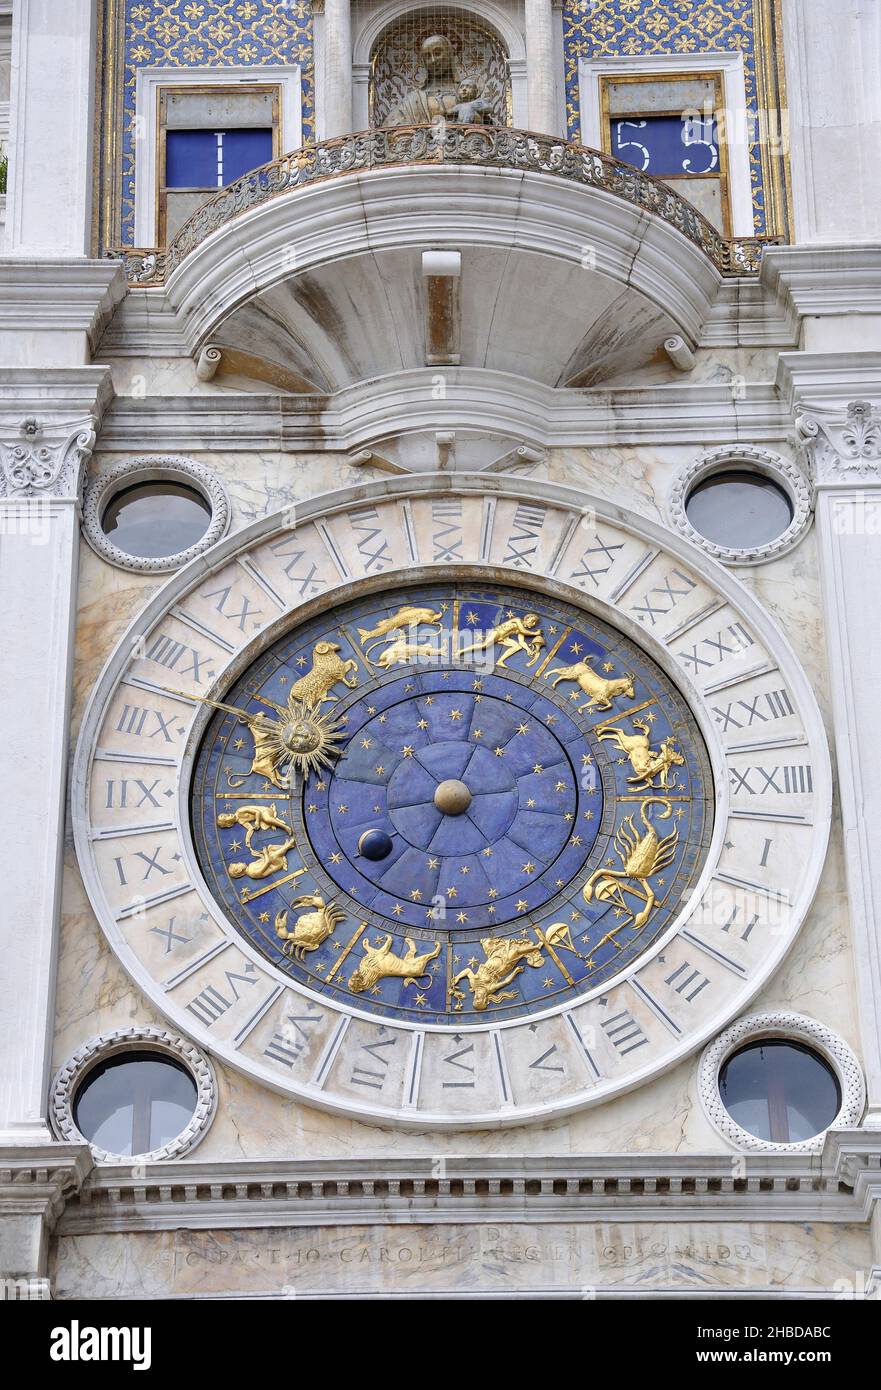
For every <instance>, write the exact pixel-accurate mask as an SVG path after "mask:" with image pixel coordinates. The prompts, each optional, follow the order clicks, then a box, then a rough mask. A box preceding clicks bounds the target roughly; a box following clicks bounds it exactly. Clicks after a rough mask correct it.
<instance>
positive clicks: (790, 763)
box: [72, 474, 831, 1130]
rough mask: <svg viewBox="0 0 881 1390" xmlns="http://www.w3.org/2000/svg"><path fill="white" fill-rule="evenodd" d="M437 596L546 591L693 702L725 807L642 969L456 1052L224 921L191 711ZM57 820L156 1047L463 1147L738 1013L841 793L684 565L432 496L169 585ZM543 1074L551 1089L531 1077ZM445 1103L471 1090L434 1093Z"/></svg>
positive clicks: (713, 576)
mask: <svg viewBox="0 0 881 1390" xmlns="http://www.w3.org/2000/svg"><path fill="white" fill-rule="evenodd" d="M527 533H528V534H527ZM524 536H526V537H527V540H528V543H526V542H525V541H524ZM512 540H513V541H515V542H516V544H512ZM451 554H452V555H455V556H457V557H460V556H461V557H462V559H461V561H460V560H458V559H457V561H456V563H451V562H450V556H451ZM442 579H459V580H465V581H470V580H473V581H474V582H479V581H490V582H493V583H498V584H505V585H516V586H521V587H523V588H524V589H525V590H527V591H528V590H529V589H533V590H538V591H541V592H545V593H550V594H552V595H555V596H557V597H559V598H562V599H563V600H565V601H568V602H571V603H574V604H576V605H578V606H580V607H581V608H582V609H584V610H585V611H586V612H587V613H589V614H593V615H595V616H597V617H598V618H600V619H603V620H604V621H606V622H607V623H611V624H612V625H613V626H615V627H617V628H618V629H619V630H620V631H621V632H623V633H624V635H625V636H627V637H629V638H630V639H631V640H633V641H635V642H637V643H639V644H640V645H641V646H642V647H643V648H644V649H645V651H646V652H647V654H648V655H649V656H650V657H651V658H652V659H653V660H654V661H655V662H656V663H658V665H660V667H661V668H662V669H663V670H664V671H665V672H666V673H667V674H668V675H669V676H670V678H671V679H672V680H673V681H674V682H675V683H676V685H677V686H678V688H679V690H680V691H681V692H682V694H683V696H684V697H685V698H686V699H687V700H688V702H689V705H690V707H691V709H692V711H693V713H694V717H695V719H696V721H697V723H698V726H699V728H700V730H701V733H702V736H703V739H704V742H705V744H706V747H707V750H708V753H709V757H710V761H711V765H712V769H713V778H714V786H715V796H716V819H715V827H714V833H713V839H712V842H711V844H710V846H709V850H708V852H707V857H706V861H705V864H704V868H703V871H702V873H701V877H700V879H699V881H698V883H697V884H696V886H695V889H694V891H693V892H692V893H691V895H690V896H689V897H688V899H687V901H684V902H683V903H682V905H681V907H680V910H679V912H678V913H677V914H676V916H675V918H674V920H673V922H672V924H671V926H670V929H669V930H668V931H667V932H665V933H664V934H663V935H662V936H661V937H660V938H659V940H658V941H657V942H656V943H653V944H652V946H651V948H649V949H647V950H646V951H645V952H644V953H643V955H641V956H640V957H638V959H637V961H636V962H635V964H633V965H632V966H630V967H628V968H627V969H626V970H622V971H621V972H620V973H619V975H618V976H616V977H615V978H614V979H612V980H611V981H609V982H608V983H606V984H604V985H603V986H602V987H601V988H598V989H596V990H594V991H593V992H586V993H585V994H584V995H582V996H580V997H579V998H578V999H577V1000H576V1001H575V1003H574V1004H572V1005H566V1006H560V1005H558V1006H556V1007H549V1008H548V1010H547V1011H546V1012H544V1013H540V1014H534V1015H532V1016H531V1017H529V1018H525V1019H522V1020H520V1019H514V1020H509V1021H498V1022H494V1021H493V1018H492V1014H491V1013H490V1014H489V1015H487V1016H486V1018H485V1021H484V1020H483V1019H482V1020H481V1022H480V1024H479V1025H478V1026H474V1025H468V1026H465V1027H464V1028H461V1029H460V1030H457V1028H456V1027H453V1026H447V1025H446V1024H445V1023H426V1024H425V1025H421V1024H416V1023H412V1022H407V1023H405V1022H398V1021H393V1020H382V1019H379V1020H378V1019H376V1018H375V1017H373V1016H371V1015H370V1014H368V1013H366V1012H364V1011H363V1010H360V1009H359V1008H358V1001H357V996H355V995H353V996H352V1000H351V1002H350V1001H349V1000H348V997H346V998H345V1001H344V1002H343V1003H338V1002H336V1001H335V1000H334V999H328V998H326V997H324V996H321V997H319V996H316V995H315V994H314V993H312V992H310V990H309V989H308V988H307V987H306V986H305V985H301V984H299V983H298V982H295V981H292V980H291V979H290V978H288V977H287V976H284V975H282V974H281V973H280V972H277V971H276V970H275V968H274V966H272V965H271V964H270V963H269V962H268V961H267V960H266V959H265V958H264V957H263V956H261V955H260V954H259V953H258V952H257V951H256V950H255V949H253V948H252V947H251V946H250V944H249V943H248V942H247V941H246V940H245V939H244V938H243V937H242V936H241V935H240V934H239V933H238V932H237V931H236V930H235V928H234V927H233V926H232V924H231V923H230V922H229V921H228V920H227V919H226V917H225V915H224V914H223V913H222V912H221V910H220V908H219V907H218V906H217V905H216V904H215V902H214V901H213V899H212V897H211V895H210V893H209V891H208V889H207V886H206V885H205V883H204V880H203V879H202V876H201V873H200V871H199V868H198V864H197V860H196V855H195V851H194V848H193V844H192V839H191V834H190V822H189V784H190V779H191V775H192V769H193V763H194V759H195V756H196V752H197V750H198V747H199V744H200V741H201V738H202V734H203V732H204V730H205V728H206V725H207V722H208V720H209V719H210V718H211V711H210V710H209V709H207V708H206V707H205V706H204V705H202V704H199V703H198V702H197V701H196V700H195V699H193V698H192V696H191V695H190V694H189V693H188V692H192V695H199V696H209V697H212V698H220V699H222V698H223V697H224V694H225V692H226V691H227V690H228V689H229V687H230V686H231V684H232V683H233V682H234V681H235V680H236V679H237V678H238V677H239V676H240V675H241V674H242V673H243V672H244V671H245V670H246V669H248V667H249V666H250V664H251V663H252V662H253V661H254V659H255V658H256V656H257V655H259V653H260V652H262V651H264V650H265V649H266V648H267V647H268V646H269V645H271V643H272V642H274V641H275V640H277V638H278V637H279V636H280V635H281V634H282V633H285V632H287V631H289V630H290V628H291V627H292V626H295V625H298V624H299V623H300V622H306V621H308V620H310V619H311V618H312V617H313V616H314V615H315V614H316V613H319V612H325V611H327V610H328V609H329V608H331V607H333V606H334V605H335V604H336V603H337V602H340V603H342V602H346V601H348V600H350V599H352V598H355V597H358V596H359V595H360V594H362V593H368V592H374V593H375V592H383V593H389V592H392V591H394V590H395V589H396V588H400V586H401V585H403V584H406V585H408V586H414V585H418V584H419V583H420V582H423V581H424V582H426V583H431V582H435V581H436V580H442ZM245 605H247V612H248V613H249V616H250V617H251V619H252V621H251V623H250V625H249V627H248V629H247V630H246V631H243V630H242V626H243V625H242V624H241V623H240V622H239V621H238V619H239V618H240V616H241V613H242V611H243V610H244V608H245ZM402 669H404V668H402ZM170 689H174V690H175V691H177V692H183V693H178V694H170V693H168V692H169V690H170ZM769 728H772V729H773V734H774V737H773V739H772V740H771V742H769V733H768V730H769ZM122 777H129V778H135V779H137V778H142V779H143V780H144V781H147V778H148V777H149V779H150V780H149V783H148V785H152V786H153V792H154V797H155V800H156V801H158V802H159V805H160V806H161V807H162V811H161V812H158V811H157V810H156V806H155V804H153V805H150V804H149V803H148V804H147V805H145V806H143V807H142V808H140V809H137V810H134V809H133V808H132V804H131V799H129V802H128V805H127V806H124V805H122V804H121V800H120V798H119V797H118V796H116V797H112V798H111V797H108V794H107V785H108V782H109V781H111V782H112V781H113V780H114V779H120V778H122ZM72 801H73V820H74V833H75V838H76V845H77V853H78V857H79V863H80V867H81V871H82V874H83V879H84V882H85V886H86V889H87V892H88V894H89V897H90V899H91V902H92V904H93V907H94V909H95V912H96V915H97V917H98V920H99V921H100V923H101V925H102V928H103V930H104V932H105V934H106V935H107V938H108V940H109V942H110V944H111V946H112V948H113V950H114V951H115V952H116V954H117V955H118V957H119V959H120V961H121V962H122V964H123V966H124V968H125V969H126V970H127V971H128V973H129V975H130V976H131V977H132V978H133V979H134V980H135V981H136V982H137V983H138V985H139V987H140V988H142V989H143V990H144V991H145V993H146V994H147V995H148V997H149V998H150V999H151V1000H152V1002H153V1004H154V1005H155V1007H156V1008H157V1009H158V1010H159V1011H160V1013H162V1014H163V1015H164V1016H165V1017H167V1018H168V1019H169V1020H170V1021H171V1026H173V1027H174V1028H176V1029H180V1030H181V1031H183V1032H185V1033H186V1034H188V1035H189V1036H192V1037H193V1038H194V1039H196V1040H197V1041H198V1042H199V1044H200V1045H202V1046H204V1047H206V1048H208V1049H210V1050H211V1052H212V1053H214V1054H215V1055H217V1056H218V1057H220V1058H222V1059H223V1060H224V1061H225V1062H227V1063H228V1064H230V1065H231V1066H233V1067H235V1068H238V1069H240V1070H242V1071H244V1072H245V1073H247V1074H248V1075H249V1076H251V1077H252V1078H253V1079H256V1080H258V1081H260V1082H262V1083H263V1084H266V1085H268V1086H271V1087H274V1088H275V1089H277V1090H279V1091H281V1092H282V1093H284V1094H285V1095H287V1096H292V1097H295V1098H296V1099H298V1100H299V1101H300V1102H301V1103H305V1104H308V1105H313V1106H316V1107H318V1108H323V1109H327V1110H330V1111H332V1112H334V1113H340V1114H346V1115H349V1116H357V1117H359V1118H361V1119H362V1120H367V1121H372V1122H374V1123H380V1124H394V1125H398V1126H401V1127H409V1128H413V1129H421V1130H425V1129H430V1128H447V1129H461V1128H472V1127H473V1128H487V1127H493V1126H508V1125H511V1124H519V1123H525V1122H527V1121H531V1120H535V1119H539V1120H540V1119H549V1118H552V1117H555V1116H559V1115H561V1114H565V1113H567V1112H570V1111H574V1110H577V1109H581V1108H583V1107H585V1106H589V1105H595V1104H599V1103H601V1102H602V1101H604V1100H606V1099H608V1098H609V1097H610V1096H612V1095H618V1094H620V1093H622V1092H623V1091H626V1090H628V1089H632V1088H633V1087H635V1086H638V1085H640V1084H642V1083H643V1082H645V1081H646V1080H647V1079H648V1078H649V1077H652V1076H654V1075H657V1074H658V1073H659V1072H661V1071H663V1070H665V1069H667V1068H669V1067H671V1066H673V1065H675V1064H676V1063H677V1062H678V1061H680V1060H682V1059H683V1058H684V1057H686V1056H688V1055H690V1054H691V1053H693V1052H694V1051H695V1050H696V1049H697V1048H698V1047H700V1046H702V1045H703V1044H704V1043H706V1041H707V1040H708V1039H709V1038H711V1037H714V1036H716V1035H717V1034H718V1033H719V1031H720V1030H721V1029H722V1028H724V1027H725V1026H727V1025H728V1024H729V1023H730V1021H731V1020H732V1019H733V1018H736V1017H737V1016H738V1015H739V1014H741V1013H743V1011H744V1009H745V1008H747V1007H748V1005H749V1003H750V1001H751V1000H752V999H753V998H754V997H755V995H756V993H757V992H758V991H759V990H760V989H761V987H762V986H763V984H764V983H765V982H766V980H767V979H768V978H769V976H770V975H771V974H772V973H773V971H774V970H775V969H776V968H777V967H778V965H779V964H780V961H781V960H782V959H783V957H784V955H785V954H786V952H787V950H788V949H789V947H790V946H791V945H792V942H793V941H794V939H795V937H796V935H797V932H798V929H799V926H800V925H801V922H802V921H803V919H804V917H805V914H806V913H807V911H808V909H809V907H810V904H811V902H812V899H813V896H814V893H815V890H816V886H817V883H818V881H819V876H820V872H821V869H822V866H823V863H824V860H825V853H826V844H827V839H828V832H829V819H830V805H831V772H830V765H829V755H828V749H827V746H826V741H825V735H824V732H823V726H822V721H821V718H820V714H819V710H818V708H817V705H816V701H815V699H814V695H813V691H812V688H811V684H810V681H809V680H808V678H807V676H806V675H805V673H804V672H803V670H802V669H801V667H800V665H799V664H798V662H797V660H796V658H795V656H794V654H793V652H792V651H791V648H790V647H789V644H788V642H787V640H786V638H785V637H784V636H783V635H782V634H781V633H780V631H779V630H778V628H777V627H776V625H775V624H774V623H773V622H772V621H771V619H770V618H769V617H768V615H767V613H766V612H765V610H764V609H763V608H762V607H761V606H760V605H759V604H758V603H757V602H756V601H755V600H754V599H753V598H752V596H751V595H750V594H749V593H748V592H747V591H746V590H745V589H744V587H743V586H742V585H741V584H740V583H739V581H738V580H737V579H735V578H734V576H733V575H731V574H729V573H728V572H727V571H726V570H725V569H723V568H722V567H721V566H719V565H718V564H716V563H715V562H714V561H712V560H710V559H709V558H708V557H707V556H706V555H704V554H702V553H701V551H700V550H698V549H697V548H696V547H694V546H689V545H687V544H686V543H685V542H684V541H682V540H681V539H679V538H678V537H677V536H676V535H675V534H671V532H670V530H669V529H668V528H666V527H661V526H658V525H657V524H655V523H654V522H650V521H647V520H644V519H643V518H641V517H637V516H635V515H633V514H632V513H630V512H627V511H625V510H623V509H621V508H619V507H617V506H615V505H613V504H611V503H609V502H608V501H605V500H601V499H592V498H590V497H585V495H584V494H583V493H582V492H580V491H576V490H574V489H571V488H567V487H563V486H560V485H557V484H549V483H538V482H536V481H534V480H523V479H515V478H511V477H506V476H502V475H498V476H492V477H491V476H488V475H486V474H482V475H477V474H456V475H449V474H431V475H420V476H419V477H404V478H393V479H388V480H383V481H381V482H376V483H371V484H369V485H367V486H361V487H354V488H346V489H342V490H340V491H337V492H332V493H329V494H326V495H324V496H320V497H315V498H311V499H309V500H308V501H305V502H302V503H299V504H298V506H297V512H296V522H295V525H291V516H290V514H289V513H288V514H282V513H280V514H278V515H276V516H272V517H265V518H261V519H260V520H259V521H257V522H255V523H253V524H251V525H250V526H248V527H246V528H244V529H243V530H242V531H240V532H238V533H237V534H235V535H231V536H227V537H226V538H225V539H224V540H222V541H221V542H220V543H219V544H217V545H216V546H215V547H214V548H213V550H212V551H211V553H210V554H209V555H208V556H202V557H200V559H199V560H198V562H197V563H195V564H191V565H190V566H188V567H187V568H186V569H184V570H181V571H179V572H178V573H177V574H175V575H174V576H172V577H171V578H170V579H169V580H168V582H167V583H166V584H165V585H164V586H163V587H162V589H161V590H160V591H159V592H158V593H157V594H155V595H154V596H153V597H152V598H151V599H150V600H149V602H148V603H147V604H146V606H145V607H144V609H143V610H142V612H141V613H140V614H139V615H138V617H137V618H136V619H135V621H134V622H133V624H132V625H131V627H130V629H129V631H128V633H127V634H126V635H125V636H124V637H123V639H122V641H121V642H120V643H119V645H118V647H117V649H116V651H115V652H114V654H113V655H112V656H111V658H110V660H109V661H108V663H107V666H106V667H105V670H104V672H103V674H102V676H101V679H100V681H99V682H98V684H97V686H96V687H95V689H94V691H93V694H92V697H91V700H90V703H89V706H88V709H87V710H86V713H85V717H84V720H83V727H82V731H81V735H80V741H79V745H78V749H77V754H76V761H75V768H74V783H73V789H72ZM108 801H110V802H112V804H111V805H110V806H108ZM166 807H167V808H168V809H167V810H166V809H165V808H166ZM151 865H153V866H155V870H154V868H151V867H150V866H151ZM172 919H173V920H172ZM170 927H171V928H173V936H169V935H168V932H169V928H170ZM166 945H168V946H169V950H168V951H166V949H165V947H166ZM172 947H173V949H171V948H172ZM218 996H219V997H220V998H219V997H218ZM221 1001H222V1002H221ZM377 1046H380V1047H381V1048H382V1053H381V1055H382V1056H383V1058H386V1059H387V1065H384V1066H383V1067H382V1069H381V1077H380V1078H379V1082H380V1084H376V1085H374V1086H371V1087H370V1088H366V1087H365V1086H364V1084H363V1080H362V1079H361V1078H362V1077H363V1073H364V1067H365V1065H366V1064H370V1067H371V1069H374V1070H375V1066H374V1064H375V1061H376V1056H375V1054H374V1053H373V1052H368V1051H366V1050H365V1049H368V1048H370V1047H373V1048H374V1049H375V1048H376V1047H377ZM460 1049H464V1053H460ZM548 1055H550V1057H551V1065H550V1066H548V1065H547V1064H546V1063H542V1062H541V1060H540V1059H541V1058H543V1057H545V1058H546V1057H547V1056H548ZM463 1066H464V1068H465V1070H464V1071H463V1070H462V1069H461V1068H462V1067H463ZM456 1081H458V1082H460V1083H461V1082H463V1081H465V1082H467V1083H468V1084H467V1085H452V1084H447V1083H449V1082H456Z"/></svg>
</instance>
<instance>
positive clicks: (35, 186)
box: [6, 0, 97, 256]
mask: <svg viewBox="0 0 881 1390" xmlns="http://www.w3.org/2000/svg"><path fill="white" fill-rule="evenodd" d="M96 15H97V0H16V4H15V7H14V10H13V16H12V83H11V93H10V151H9V186H8V206H7V230H6V247H7V251H8V252H9V253H11V254H12V255H25V256H84V255H87V254H88V251H89V247H90V242H91V224H92V139H93V129H94V91H95V54H96V49H95V42H96V24H97V19H96Z"/></svg>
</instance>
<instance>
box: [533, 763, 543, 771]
mask: <svg viewBox="0 0 881 1390" xmlns="http://www.w3.org/2000/svg"><path fill="white" fill-rule="evenodd" d="M532 770H533V772H535V773H539V772H544V768H543V767H542V765H541V763H535V764H534V766H533V769H532Z"/></svg>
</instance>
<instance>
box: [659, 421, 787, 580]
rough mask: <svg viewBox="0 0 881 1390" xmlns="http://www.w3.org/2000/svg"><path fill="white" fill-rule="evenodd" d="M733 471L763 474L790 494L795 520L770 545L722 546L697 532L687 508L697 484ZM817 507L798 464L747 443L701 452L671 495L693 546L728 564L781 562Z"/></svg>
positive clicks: (676, 519) (676, 518) (675, 516)
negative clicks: (745, 547)
mask: <svg viewBox="0 0 881 1390" xmlns="http://www.w3.org/2000/svg"><path fill="white" fill-rule="evenodd" d="M733 470H739V471H743V472H752V473H759V474H761V475H762V476H763V477H765V478H770V479H771V481H772V482H774V483H776V484H777V486H778V487H780V488H782V489H783V491H784V492H785V493H786V496H787V497H788V498H789V503H790V506H791V507H792V521H791V522H790V523H789V525H788V526H787V528H786V530H785V531H783V532H781V534H780V535H779V536H777V537H776V538H775V539H774V540H773V541H769V542H768V543H767V545H760V546H752V547H750V548H749V549H744V550H738V549H736V548H733V547H730V546H724V545H717V544H715V542H713V541H710V540H707V538H706V536H702V535H701V533H700V532H699V531H696V530H695V528H694V527H693V526H692V524H691V522H690V521H689V519H688V515H687V513H686V510H685V508H686V504H687V502H688V498H689V495H690V494H691V492H692V491H693V490H694V488H695V487H696V486H697V485H698V484H699V483H702V482H705V481H706V480H707V479H708V478H710V477H712V475H713V474H714V473H724V472H728V471H733ZM813 509H814V503H813V493H812V489H811V487H810V484H809V483H808V480H807V478H806V477H805V475H804V474H803V473H802V471H801V469H800V468H799V467H798V466H797V465H796V464H794V463H792V462H791V461H790V460H789V459H785V458H783V457H782V455H780V454H775V453H772V452H771V451H770V450H769V449H758V448H755V447H753V446H752V445H743V444H725V445H723V446H722V447H721V448H718V449H711V450H709V451H708V452H707V453H704V454H701V456H700V458H697V459H695V460H694V462H693V463H690V464H688V465H687V467H685V468H683V469H682V471H681V472H680V473H679V474H678V475H677V477H676V480H675V482H674V484H673V489H672V491H671V493H670V499H669V511H670V519H671V521H672V522H673V525H674V526H675V527H676V528H677V529H678V530H679V531H681V533H682V535H683V536H685V537H686V539H687V540H689V541H691V543H692V545H696V546H699V547H700V549H701V550H703V551H705V552H706V554H707V555H712V556H713V558H714V559H715V560H721V562H722V564H724V565H760V564H763V563H764V562H765V561H766V560H776V559H777V557H778V556H780V555H785V554H786V552H787V550H791V549H792V547H793V546H794V545H797V544H798V542H799V541H800V540H801V539H802V537H803V536H804V535H805V533H806V532H807V529H808V527H809V525H810V522H811V517H812V516H813Z"/></svg>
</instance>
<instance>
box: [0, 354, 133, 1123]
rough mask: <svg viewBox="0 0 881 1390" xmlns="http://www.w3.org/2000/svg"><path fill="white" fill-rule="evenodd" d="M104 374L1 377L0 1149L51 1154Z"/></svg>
mask: <svg viewBox="0 0 881 1390" xmlns="http://www.w3.org/2000/svg"><path fill="white" fill-rule="evenodd" d="M109 377H110V374H109V372H108V371H107V370H106V369H105V368H100V367H95V368H85V369H83V370H82V371H80V372H68V373H65V372H52V371H51V370H44V371H33V372H32V371H29V370H20V369H19V370H16V369H6V370H0V593H2V595H3V602H2V605H0V650H2V651H3V652H4V653H5V654H6V656H5V658H4V660H3V662H2V663H0V726H2V727H3V729H4V746H5V747H6V749H7V753H8V756H7V757H6V759H5V761H4V787H5V796H6V798H7V801H6V804H7V807H8V808H9V815H8V817H7V834H6V839H5V843H4V852H3V891H2V898H0V975H2V987H0V993H2V998H3V1008H2V1010H0V1144H16V1143H24V1144H28V1143H30V1144H33V1143H43V1142H49V1141H50V1140H51V1133H50V1130H49V1127H48V1124H47V1119H46V1116H47V1096H46V1091H47V1084H48V1073H49V1066H50V1061H51V1039H52V1031H53V1024H54V1005H55V992H54V979H55V957H56V948H57V937H58V928H59V919H60V911H61V870H62V862H63V852H64V817H65V796H66V787H67V762H68V752H69V717H70V692H71V668H72V661H73V645H74V640H73V639H74V624H75V602H76V579H77V559H78V553H79V517H80V505H79V499H80V491H81V484H82V475H83V471H84V468H85V465H86V463H87V461H88V459H89V457H90V455H91V451H92V446H93V444H94V441H95V435H96V431H97V429H98V427H99V424H100V419H101V416H102V414H103V412H104V410H105V408H106V405H107V403H108V400H109V397H110V390H111V388H110V384H109Z"/></svg>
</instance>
